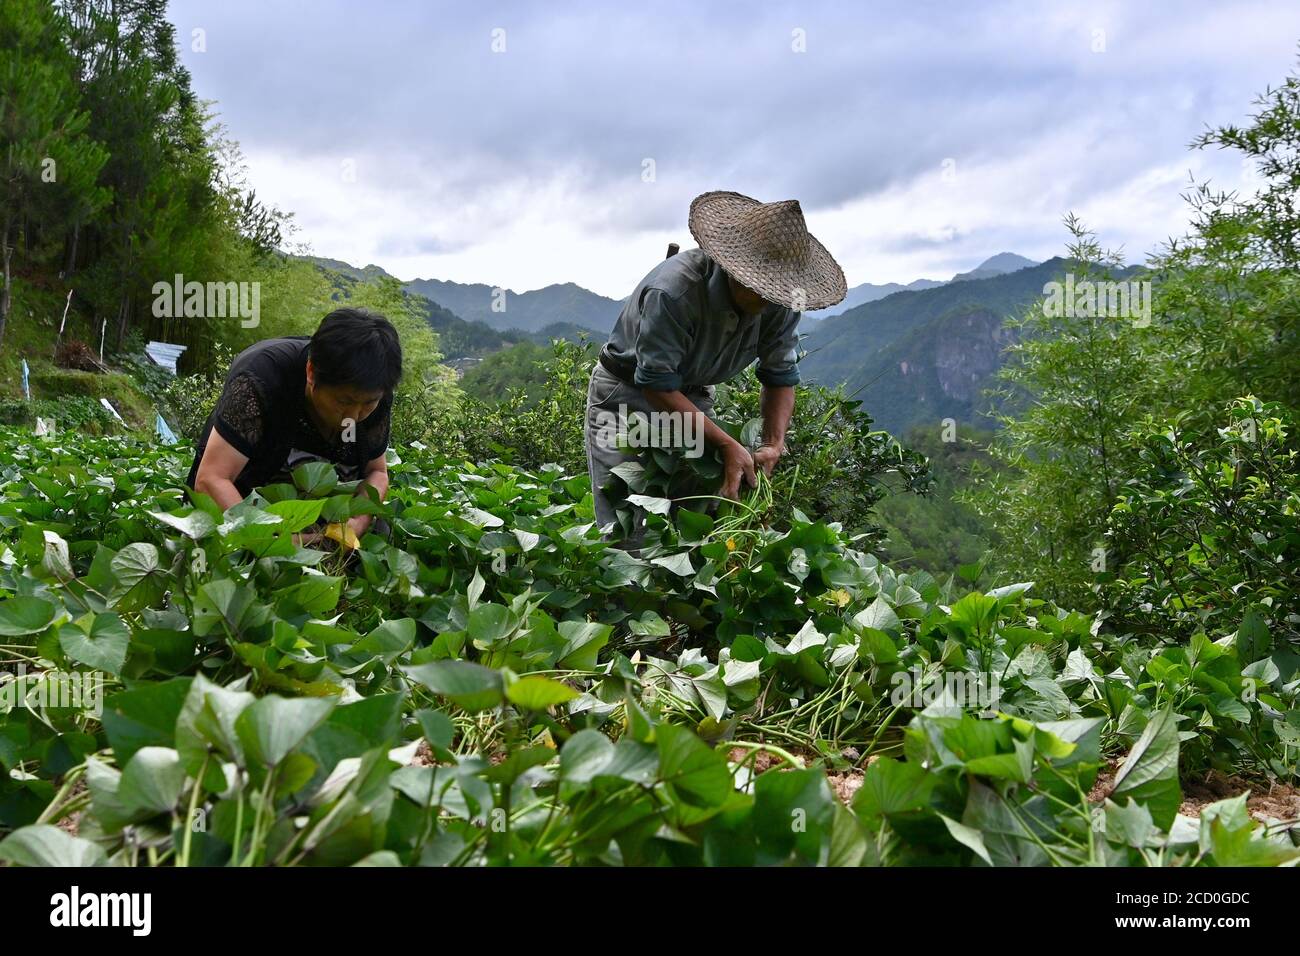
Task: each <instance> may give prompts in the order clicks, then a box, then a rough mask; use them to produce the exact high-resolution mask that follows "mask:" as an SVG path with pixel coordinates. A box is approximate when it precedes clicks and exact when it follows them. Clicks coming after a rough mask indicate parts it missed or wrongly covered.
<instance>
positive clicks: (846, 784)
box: [727, 747, 879, 806]
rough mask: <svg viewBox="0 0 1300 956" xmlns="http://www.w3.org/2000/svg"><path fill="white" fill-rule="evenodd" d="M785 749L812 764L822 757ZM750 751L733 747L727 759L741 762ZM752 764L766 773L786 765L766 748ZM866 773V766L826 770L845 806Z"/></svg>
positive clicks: (869, 760) (853, 756)
mask: <svg viewBox="0 0 1300 956" xmlns="http://www.w3.org/2000/svg"><path fill="white" fill-rule="evenodd" d="M785 749H786V750H788V751H789V752H790V753H791V754H793V755H794V756H796V757H799V758H800V759H802V760H803V761H804V763H805V764H806V765H811V764H812V763H814V762H816V761H817V760H819V759H821V755H820V754H818V753H816V752H815V751H812V750H805V749H803V748H802V747H788V748H785ZM750 753H751V751H749V750H746V749H745V748H744V747H732V748H731V750H730V751H729V752H728V754H727V759H728V760H730V761H731V762H732V763H739V762H740V761H742V760H744V759H745V758H746V757H748V756H749V755H750ZM857 756H858V755H857V752H856V751H854V752H853V753H852V754H849V753H846V754H845V757H846V758H849V759H857ZM877 759H879V757H878V755H876V754H872V755H871V756H870V757H868V758H867V766H871V764H872V763H874V762H875V761H876V760H877ZM751 766H752V767H753V768H754V773H755V774H760V773H766V772H767V771H768V770H771V769H772V768H773V767H776V768H780V767H784V766H786V763H785V761H784V760H782V759H781V758H780V757H777V756H775V755H774V754H770V753H768V752H767V751H765V750H760V751H759V752H758V754H757V756H755V757H754V759H753V763H752V764H751ZM865 773H866V770H865V768H862V769H859V768H857V767H853V768H851V769H849V770H828V771H826V782H827V783H828V784H830V787H831V792H832V793H834V794H835V796H836V797H837V798H838V799H839V801H840V802H841V803H842V804H844V805H845V806H849V805H850V804H851V803H852V802H853V795H854V794H855V793H857V792H858V790H859V789H860V788H861V786H862V778H863V776H864V774H865Z"/></svg>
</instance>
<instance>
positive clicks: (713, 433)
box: [641, 388, 788, 499]
mask: <svg viewBox="0 0 1300 956" xmlns="http://www.w3.org/2000/svg"><path fill="white" fill-rule="evenodd" d="M641 391H642V393H643V394H644V395H645V397H646V400H647V401H648V402H649V403H650V404H651V406H653V407H654V408H657V409H659V410H660V411H664V412H677V413H678V414H680V415H698V416H699V417H700V419H702V420H703V423H704V440H705V441H707V442H708V443H709V444H711V445H713V446H714V447H716V448H718V449H719V450H720V451H721V452H722V461H723V476H722V487H721V488H720V489H719V491H718V494H720V495H722V496H723V497H725V498H733V499H734V498H736V497H738V496H739V494H740V480H741V478H742V477H743V478H744V479H745V481H747V482H748V483H749V484H750V485H751V486H753V485H756V484H757V483H758V482H757V479H755V477H754V458H753V456H752V455H750V453H749V449H748V448H746V447H745V446H744V445H742V444H741V443H740V442H738V441H736V439H734V438H732V437H731V436H730V435H728V434H727V433H726V432H725V431H723V430H722V429H721V428H719V427H718V425H717V423H716V422H714V421H713V419H711V418H709V416H708V415H705V414H704V413H703V412H702V411H700V409H699V406H697V405H696V404H695V403H694V402H692V401H691V400H690V399H689V398H687V397H686V395H685V394H683V393H682V392H681V391H671V392H665V391H658V390H656V389H652V388H645V389H642V390H641ZM787 420H788V419H787ZM782 433H783V434H784V431H783V432H782Z"/></svg>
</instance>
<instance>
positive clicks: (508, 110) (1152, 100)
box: [170, 0, 1300, 298]
mask: <svg viewBox="0 0 1300 956" xmlns="http://www.w3.org/2000/svg"><path fill="white" fill-rule="evenodd" d="M170 10H171V17H172V20H173V22H174V23H175V24H176V27H177V36H178V40H179V42H180V45H181V51H182V57H183V60H184V62H185V64H186V66H188V67H189V69H190V70H191V71H192V73H193V75H194V88H195V91H196V92H197V94H198V95H199V96H200V97H203V98H205V99H212V100H215V101H217V109H218V111H219V112H220V114H221V118H222V120H223V122H224V123H225V124H226V125H227V126H228V127H229V130H230V134H231V135H232V136H233V137H234V138H235V139H237V140H239V142H240V144H241V146H242V148H243V152H244V154H245V158H246V160H247V166H248V175H249V179H250V181H251V183H252V185H253V186H254V187H255V188H256V189H257V192H258V195H259V197H261V198H263V199H264V200H267V201H269V202H272V203H274V204H275V205H277V206H280V207H281V208H283V209H285V210H289V211H292V212H293V213H294V214H295V219H296V222H297V224H298V227H299V231H298V233H297V234H296V236H295V239H296V240H298V241H300V242H305V243H308V244H310V247H311V251H312V252H314V253H315V254H317V255H322V256H329V257H332V258H338V259H344V260H347V261H349V262H352V263H354V264H357V265H363V264H366V263H370V262H374V263H377V264H379V265H381V266H383V267H384V268H385V269H387V270H388V271H389V272H391V273H393V274H394V275H397V276H399V277H400V278H403V279H411V278H416V277H421V278H439V279H454V280H457V281H461V282H485V283H488V284H491V285H501V286H505V287H509V288H512V289H515V290H516V291H524V290H527V289H534V288H538V287H540V286H544V285H548V284H550V283H553V282H565V281H573V282H577V283H579V284H580V285H583V286H586V287H588V288H590V289H594V290H595V291H597V292H600V293H603V294H605V295H608V296H611V297H614V298H622V297H623V296H625V295H627V294H628V293H629V292H630V291H631V290H632V288H633V286H634V285H635V284H636V281H637V280H638V279H639V278H640V277H641V276H642V275H643V274H644V273H645V272H646V271H647V270H648V269H649V268H650V266H652V265H653V264H654V263H655V261H657V259H658V258H659V257H661V256H662V255H663V248H664V246H665V245H666V244H667V243H668V242H669V241H677V242H680V243H681V244H682V246H683V247H684V248H686V247H689V246H691V245H693V244H694V243H693V242H692V240H691V238H690V234H689V232H688V231H687V228H686V210H687V207H688V205H689V203H690V200H691V198H692V197H693V196H695V195H696V194H697V193H700V192H703V191H705V190H709V189H732V190H736V191H738V192H742V193H746V194H749V195H752V196H755V197H757V198H759V199H762V200H765V201H770V200H776V199H788V198H797V199H799V200H800V201H801V202H802V204H803V208H804V213H805V216H806V217H807V219H808V222H809V226H810V227H811V229H812V230H813V232H814V233H815V234H816V235H817V237H818V238H819V239H821V240H822V241H823V242H824V243H825V244H826V245H827V247H828V248H829V249H830V250H831V251H832V253H833V254H834V255H835V256H836V257H837V258H838V259H839V261H840V263H841V264H842V265H843V266H844V271H845V274H846V275H847V277H848V280H849V284H850V285H856V284H858V283H861V282H868V281H869V282H889V281H897V282H907V281H910V280H912V279H916V278H920V277H927V278H936V279H946V278H948V277H950V276H951V275H952V274H953V273H955V272H959V271H964V270H966V269H970V268H973V267H974V266H975V265H977V264H978V263H979V262H980V261H981V260H983V259H984V258H987V257H988V256H989V255H992V254H993V253H996V252H1001V251H1012V252H1017V253H1020V254H1022V255H1026V256H1030V257H1032V258H1034V259H1045V258H1047V257H1049V256H1052V255H1056V254H1059V253H1060V252H1061V251H1062V248H1063V244H1064V242H1065V232H1064V229H1063V228H1062V227H1061V224H1060V223H1061V217H1062V216H1063V215H1064V214H1065V213H1066V212H1068V211H1074V212H1076V213H1078V214H1079V215H1080V216H1082V217H1083V219H1084V220H1085V222H1087V223H1088V224H1089V225H1090V226H1091V227H1092V228H1094V229H1095V230H1096V231H1097V232H1098V233H1099V236H1100V238H1101V240H1102V242H1103V244H1105V245H1106V246H1108V247H1111V248H1122V249H1123V250H1124V252H1125V253H1126V255H1127V257H1128V258H1129V260H1130V261H1141V260H1142V258H1143V257H1144V256H1145V255H1146V253H1148V252H1150V251H1152V250H1153V249H1155V248H1157V247H1158V246H1159V244H1160V243H1161V242H1163V241H1164V240H1166V239H1167V238H1169V237H1170V236H1174V235H1179V234H1181V233H1182V232H1183V230H1184V227H1185V225H1186V221H1187V208H1186V204H1185V203H1184V201H1183V200H1182V199H1181V198H1180V195H1181V194H1182V193H1183V192H1184V191H1185V190H1186V188H1187V185H1188V182H1189V176H1195V177H1196V178H1197V179H1201V180H1203V179H1209V180H1210V181H1211V182H1212V183H1214V184H1217V185H1219V186H1222V187H1230V188H1240V187H1242V186H1243V185H1249V182H1250V170H1249V169H1246V168H1244V167H1243V165H1242V163H1241V161H1240V160H1239V159H1238V158H1237V157H1236V156H1234V155H1232V154H1227V153H1219V152H1218V151H1204V150H1202V151H1190V150H1189V149H1188V148H1187V146H1188V143H1189V142H1190V141H1191V140H1192V139H1193V138H1194V137H1195V136H1196V135H1197V134H1198V133H1199V132H1201V131H1202V130H1203V129H1204V128H1205V127H1206V125H1207V124H1213V125H1216V126H1217V125H1222V124H1224V123H1231V122H1240V121H1241V120H1243V119H1244V118H1246V117H1247V116H1248V115H1249V114H1250V112H1251V110H1252V100H1253V99H1254V98H1255V96H1256V95H1257V94H1259V93H1261V92H1262V91H1263V90H1264V88H1265V87H1266V86H1267V85H1269V84H1277V83H1278V82H1280V81H1281V80H1282V79H1283V78H1284V77H1285V76H1286V74H1287V73H1288V71H1290V70H1291V69H1292V68H1293V67H1295V65H1296V62H1297V51H1298V49H1300V47H1298V46H1297V41H1300V3H1296V2H1295V0H1245V2H1234V3H1212V2H1206V3H1201V2H1190V0H1182V2H1179V0H1145V2H1136V0H1133V2H1113V3H1112V2H1105V0H1087V2H1079V3H1075V2H1047V0H1043V2H1038V3H1026V2H1005V3H998V2H980V3H965V2H962V3H956V2H954V3H951V4H948V3H924V4H922V3H917V2H915V0H912V2H903V3H884V2H870V3H852V4H850V3H846V2H826V3H816V2H812V3H810V2H799V3H795V2H788V3H781V2H775V3H764V4H754V3H746V2H734V3H733V2H725V0H723V2H717V0H714V2H709V3H703V2H700V0H694V2H685V0H680V2H679V0H658V2H655V3H652V4H645V3H636V4H631V3H614V2H608V0H607V2H604V3H588V2H583V0H568V2H565V3H563V4H558V3H545V4H543V3H527V2H522V0H520V2H513V3H497V2H484V0H473V2H471V0H461V2H454V3H429V2H417V0H386V2H382V3H381V2H374V0H367V2H363V0H311V2H308V0H173V2H172V4H171V7H170Z"/></svg>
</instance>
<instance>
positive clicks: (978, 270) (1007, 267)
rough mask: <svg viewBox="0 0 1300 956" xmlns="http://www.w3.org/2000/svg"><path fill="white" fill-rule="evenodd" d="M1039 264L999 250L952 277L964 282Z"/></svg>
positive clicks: (955, 280)
mask: <svg viewBox="0 0 1300 956" xmlns="http://www.w3.org/2000/svg"><path fill="white" fill-rule="evenodd" d="M1038 264H1039V263H1037V262H1035V261H1034V260H1033V259H1026V258H1025V257H1024V256H1018V255H1016V254H1015V253H1014V252H999V253H998V254H997V255H995V256H989V257H988V258H987V259H985V260H984V261H983V262H981V263H980V264H979V265H977V266H976V267H975V268H974V269H972V270H971V271H970V272H959V273H957V274H956V275H955V276H953V277H952V281H953V282H963V281H965V280H967V279H987V278H989V277H990V276H1000V275H1005V274H1006V273H1008V272H1019V271H1020V270H1021V269H1028V268H1030V267H1032V266H1036V265H1038Z"/></svg>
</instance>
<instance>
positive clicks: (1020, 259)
mask: <svg viewBox="0 0 1300 956" xmlns="http://www.w3.org/2000/svg"><path fill="white" fill-rule="evenodd" d="M1035 265H1038V263H1036V262H1034V260H1032V259H1026V258H1025V257H1024V256H1018V255H1016V254H1015V253H1014V252H999V253H998V254H997V255H996V256H992V257H990V258H988V259H985V260H984V261H983V262H981V263H980V264H979V265H978V266H976V267H975V268H974V269H972V270H971V271H970V272H959V273H958V274H957V275H955V276H953V277H952V278H951V279H949V280H947V282H961V281H963V280H966V279H987V278H988V277H989V276H995V275H1002V274H1003V273H1005V272H1015V271H1016V270H1017V269H1024V268H1027V267H1028V266H1035ZM947 282H945V280H942V279H917V280H916V281H914V282H909V283H908V284H907V285H902V284H900V283H898V282H886V283H885V284H884V285H876V284H875V283H873V282H864V283H862V285H855V286H854V287H853V288H851V289H849V293H848V295H846V296H845V297H844V301H843V302H840V303H838V304H836V305H833V306H831V307H830V308H829V309H816V310H814V311H812V312H806V313H804V316H803V319H802V320H801V321H800V325H802V326H803V328H804V329H805V330H807V329H809V328H811V327H812V326H813V325H816V324H817V323H818V322H820V321H821V320H822V319H828V318H830V317H831V316H832V315H843V314H844V313H845V312H848V311H849V310H850V309H856V308H857V307H858V306H860V305H865V304H866V303H868V302H875V301H876V300H877V299H883V298H884V297H885V296H887V295H893V294H894V293H895V292H919V291H921V290H923V289H934V288H937V287H939V286H941V285H946V284H947Z"/></svg>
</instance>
